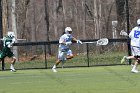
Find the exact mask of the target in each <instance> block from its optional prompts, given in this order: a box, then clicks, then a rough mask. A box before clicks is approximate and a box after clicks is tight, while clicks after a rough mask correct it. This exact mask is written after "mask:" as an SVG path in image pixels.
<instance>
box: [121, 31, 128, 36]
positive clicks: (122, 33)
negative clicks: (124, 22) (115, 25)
mask: <svg viewBox="0 0 140 93" xmlns="http://www.w3.org/2000/svg"><path fill="white" fill-rule="evenodd" d="M120 35H121V36H128V34H127V32H125V31H124V30H122V31H121V32H120Z"/></svg>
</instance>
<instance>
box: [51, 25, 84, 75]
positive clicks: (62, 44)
mask: <svg viewBox="0 0 140 93" xmlns="http://www.w3.org/2000/svg"><path fill="white" fill-rule="evenodd" d="M72 41H74V42H77V43H79V44H82V42H81V41H80V40H77V39H76V38H74V37H73V36H72V29H71V27H66V28H65V33H64V34H63V35H62V36H61V37H60V39H59V48H58V59H57V61H56V63H55V65H54V66H53V68H52V70H53V72H57V70H56V67H57V65H59V63H60V62H62V61H65V60H67V59H71V58H73V53H72V50H71V49H70V48H69V46H70V45H71V44H72Z"/></svg>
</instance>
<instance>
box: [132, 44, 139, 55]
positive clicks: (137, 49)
mask: <svg viewBox="0 0 140 93" xmlns="http://www.w3.org/2000/svg"><path fill="white" fill-rule="evenodd" d="M131 52H132V55H133V56H140V47H135V46H131Z"/></svg>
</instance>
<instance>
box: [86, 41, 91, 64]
mask: <svg viewBox="0 0 140 93" xmlns="http://www.w3.org/2000/svg"><path fill="white" fill-rule="evenodd" d="M86 47H87V62H88V67H89V65H90V64H89V44H88V43H86Z"/></svg>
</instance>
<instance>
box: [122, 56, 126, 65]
mask: <svg viewBox="0 0 140 93" xmlns="http://www.w3.org/2000/svg"><path fill="white" fill-rule="evenodd" d="M126 60H127V59H126V56H124V57H123V58H122V60H121V64H122V63H124V62H125V61H126Z"/></svg>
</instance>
